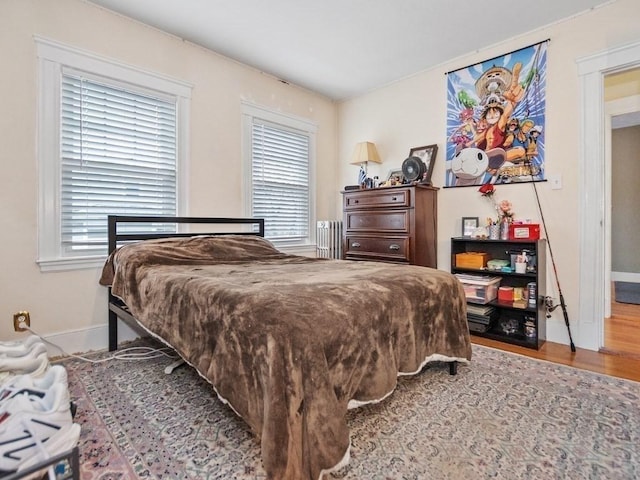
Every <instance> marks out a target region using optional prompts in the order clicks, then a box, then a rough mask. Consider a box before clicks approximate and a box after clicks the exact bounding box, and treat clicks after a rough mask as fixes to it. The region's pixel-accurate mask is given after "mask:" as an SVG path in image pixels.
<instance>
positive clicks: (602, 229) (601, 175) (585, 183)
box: [575, 42, 640, 351]
mask: <svg viewBox="0 0 640 480" xmlns="http://www.w3.org/2000/svg"><path fill="white" fill-rule="evenodd" d="M576 63H577V65H578V75H579V86H580V98H581V101H580V103H581V105H580V107H581V111H580V113H581V115H580V118H581V119H582V123H581V132H580V133H581V139H580V160H579V165H580V168H578V171H579V211H578V215H579V217H580V272H579V316H578V318H579V322H578V323H577V325H576V327H577V329H575V330H576V344H577V345H578V346H580V347H581V348H586V349H589V350H596V351H597V350H599V349H600V348H601V347H602V346H603V345H604V318H605V311H606V308H605V303H606V299H607V298H609V302H610V292H608V289H609V288H610V287H608V286H607V284H606V281H607V278H608V279H610V268H609V272H608V273H607V270H606V267H605V265H606V263H607V255H610V254H609V253H607V252H609V249H610V233H609V234H608V233H607V226H608V225H609V223H610V219H609V215H608V212H607V205H610V202H609V204H606V201H607V195H608V193H607V190H608V186H607V185H606V180H607V168H609V175H610V165H609V167H607V165H606V154H605V111H604V110H605V104H604V76H605V75H606V74H610V73H617V72H622V71H625V70H629V69H632V68H636V67H638V66H640V42H635V43H631V44H628V45H624V46H621V47H616V48H611V49H607V50H605V51H603V52H600V53H597V54H594V55H589V56H586V57H582V58H579V59H577V60H576ZM609 164H610V162H609ZM609 178H610V177H609ZM609 195H610V194H609ZM608 261H609V266H610V258H609V260H608ZM607 296H608V297H607Z"/></svg>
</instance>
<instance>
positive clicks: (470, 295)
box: [455, 273, 501, 304]
mask: <svg viewBox="0 0 640 480" xmlns="http://www.w3.org/2000/svg"><path fill="white" fill-rule="evenodd" d="M455 275H456V277H457V278H458V280H460V283H462V286H463V287H464V294H465V296H466V297H467V301H469V302H472V303H481V304H484V303H489V302H491V301H493V300H495V299H496V297H497V296H498V287H499V286H500V280H501V279H500V277H491V276H487V275H467V274H463V273H456V274H455Z"/></svg>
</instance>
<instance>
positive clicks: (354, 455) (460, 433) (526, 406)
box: [64, 341, 640, 480]
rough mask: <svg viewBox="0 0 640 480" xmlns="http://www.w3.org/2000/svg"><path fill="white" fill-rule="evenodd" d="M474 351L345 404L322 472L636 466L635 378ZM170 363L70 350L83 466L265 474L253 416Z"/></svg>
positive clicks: (101, 472) (621, 470)
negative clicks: (345, 454)
mask: <svg viewBox="0 0 640 480" xmlns="http://www.w3.org/2000/svg"><path fill="white" fill-rule="evenodd" d="M140 344H145V345H154V346H157V344H153V343H151V342H149V341H144V342H142V343H140V342H138V343H136V345H140ZM473 354H474V357H473V360H472V363H471V364H470V365H469V366H464V365H462V366H460V367H459V368H458V375H457V376H450V375H449V373H448V367H447V366H446V365H444V364H432V365H431V366H429V367H428V368H427V369H426V370H425V371H423V372H422V373H421V374H420V375H417V376H415V377H404V378H400V379H399V383H398V387H397V389H396V391H395V392H394V393H393V394H392V395H391V396H390V397H389V398H387V399H386V400H385V401H383V402H381V403H379V404H376V405H371V406H366V407H362V408H360V409H356V410H352V411H350V412H349V416H348V422H349V426H350V429H351V438H352V448H351V461H350V463H349V464H348V465H347V466H346V467H344V468H343V469H341V470H340V471H338V472H334V473H333V474H332V475H325V480H332V479H367V480H369V479H374V480H375V479H380V480H388V479H416V480H417V479H420V480H423V479H426V480H431V479H433V480H436V479H437V480H442V479H456V480H457V479H461V478H496V479H510V480H512V479H525V478H526V479H541V478H544V479H588V478H593V479H605V478H606V479H637V478H640V383H635V382H630V381H627V380H622V379H617V378H613V377H608V376H604V375H598V374H595V373H591V372H586V371H582V370H577V369H573V368H570V367H564V366H559V365H555V364H552V363H547V362H541V361H536V360H532V359H529V358H526V357H522V356H518V355H513V354H509V353H505V352H501V351H498V350H493V349H489V348H486V347H481V346H477V345H474V347H473ZM108 355H109V354H107V353H100V354H96V355H95V356H94V358H104V357H107V356H108ZM169 363H170V360H168V359H166V358H159V359H152V360H143V361H135V362H134V361H124V360H111V361H108V362H104V363H99V364H90V363H86V362H82V361H80V360H75V359H69V360H65V362H64V365H65V366H66V367H67V370H68V372H69V382H70V385H69V388H70V392H71V396H72V399H73V400H74V401H75V402H76V403H77V404H78V413H77V416H76V421H77V422H79V423H80V424H81V426H82V434H81V438H80V454H81V459H80V461H81V464H82V468H81V478H82V479H83V480H87V479H101V480H112V479H136V478H141V479H160V478H163V479H172V480H173V479H240V480H257V479H262V480H264V479H265V478H266V476H265V474H264V470H263V469H262V466H261V463H260V447H259V444H258V443H257V441H256V440H255V439H254V438H253V437H252V435H251V432H250V431H249V429H248V427H247V426H246V425H245V424H244V423H243V421H242V420H240V419H239V418H238V417H237V416H236V415H235V414H234V413H233V411H232V410H231V409H230V408H229V407H227V406H226V405H224V404H223V403H222V402H220V401H219V400H218V398H217V397H216V396H215V394H214V393H213V391H212V389H211V387H210V386H209V384H208V383H207V382H206V381H204V380H203V379H202V378H201V377H200V376H199V375H198V374H197V373H196V372H195V371H194V370H193V369H191V368H190V367H187V366H182V367H180V368H178V369H177V370H175V371H174V373H173V374H171V375H167V374H165V373H164V367H165V366H166V365H168V364H169Z"/></svg>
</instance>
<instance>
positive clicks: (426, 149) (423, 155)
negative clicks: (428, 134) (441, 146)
mask: <svg viewBox="0 0 640 480" xmlns="http://www.w3.org/2000/svg"><path fill="white" fill-rule="evenodd" d="M437 154H438V145H437V144H435V143H434V144H432V145H424V146H422V147H413V148H412V149H410V150H409V156H410V157H418V158H419V159H420V160H422V161H423V162H424V165H425V167H426V171H425V174H424V176H423V177H422V180H421V183H426V184H431V175H432V174H433V165H434V164H435V161H436V155H437Z"/></svg>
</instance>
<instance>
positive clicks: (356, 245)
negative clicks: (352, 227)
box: [351, 242, 360, 248]
mask: <svg viewBox="0 0 640 480" xmlns="http://www.w3.org/2000/svg"><path fill="white" fill-rule="evenodd" d="M351 246H352V247H353V248H360V244H359V243H358V242H353V243H352V244H351Z"/></svg>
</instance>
